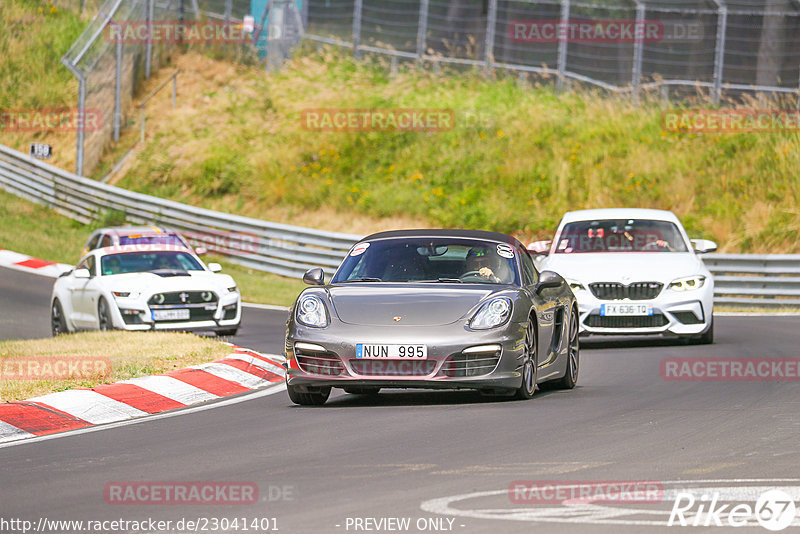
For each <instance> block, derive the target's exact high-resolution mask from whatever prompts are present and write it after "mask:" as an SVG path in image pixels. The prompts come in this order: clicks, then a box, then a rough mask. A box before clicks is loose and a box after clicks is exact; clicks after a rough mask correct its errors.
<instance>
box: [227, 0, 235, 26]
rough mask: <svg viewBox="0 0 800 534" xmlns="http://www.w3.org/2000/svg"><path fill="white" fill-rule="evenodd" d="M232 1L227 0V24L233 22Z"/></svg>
mask: <svg viewBox="0 0 800 534" xmlns="http://www.w3.org/2000/svg"><path fill="white" fill-rule="evenodd" d="M232 2H233V0H225V26H228V25H229V24H230V23H231V11H232V9H233V6H232Z"/></svg>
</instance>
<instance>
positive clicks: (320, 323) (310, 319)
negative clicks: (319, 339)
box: [296, 295, 328, 328]
mask: <svg viewBox="0 0 800 534" xmlns="http://www.w3.org/2000/svg"><path fill="white" fill-rule="evenodd" d="M296 315H297V320H298V321H299V322H300V323H302V324H304V325H306V326H313V327H315V328H324V327H326V326H328V314H327V313H326V312H325V304H323V303H322V299H321V298H319V297H317V296H315V295H306V296H305V297H301V298H300V300H299V301H298V302H297V314H296Z"/></svg>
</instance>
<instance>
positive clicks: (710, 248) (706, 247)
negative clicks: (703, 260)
mask: <svg viewBox="0 0 800 534" xmlns="http://www.w3.org/2000/svg"><path fill="white" fill-rule="evenodd" d="M689 241H691V242H692V247H693V248H694V251H695V252H697V253H698V254H705V253H707V252H714V251H715V250H717V244H716V243H714V242H713V241H709V240H708V239H690V240H689Z"/></svg>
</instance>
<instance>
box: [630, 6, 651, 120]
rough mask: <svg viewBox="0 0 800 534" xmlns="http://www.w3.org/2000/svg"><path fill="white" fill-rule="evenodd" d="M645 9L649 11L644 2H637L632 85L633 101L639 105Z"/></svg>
mask: <svg viewBox="0 0 800 534" xmlns="http://www.w3.org/2000/svg"><path fill="white" fill-rule="evenodd" d="M645 9H647V8H646V7H645V5H644V3H643V2H641V1H639V0H637V1H636V26H635V27H634V32H633V77H632V79H631V85H632V86H633V101H634V103H636V104H637V105H638V104H639V96H640V95H639V92H640V90H641V85H642V51H643V50H642V49H643V48H644V37H645V31H644V30H645V27H644V19H645Z"/></svg>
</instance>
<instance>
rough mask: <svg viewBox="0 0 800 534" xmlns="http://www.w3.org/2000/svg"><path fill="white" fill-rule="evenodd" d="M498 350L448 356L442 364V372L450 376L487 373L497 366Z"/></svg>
mask: <svg viewBox="0 0 800 534" xmlns="http://www.w3.org/2000/svg"><path fill="white" fill-rule="evenodd" d="M499 361H500V352H499V351H498V352H494V353H491V352H488V353H487V352H483V353H477V354H456V355H454V356H450V358H448V359H447V361H446V362H444V365H443V366H442V374H444V375H445V376H449V377H452V378H455V377H459V376H482V375H488V374H489V373H491V372H492V371H494V369H495V367H497V362H499Z"/></svg>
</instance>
